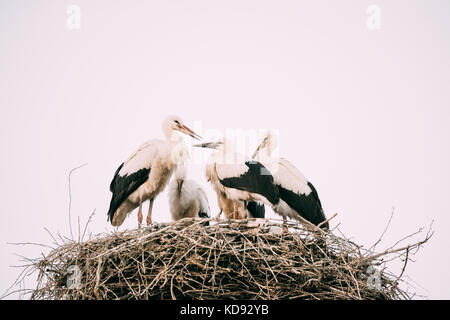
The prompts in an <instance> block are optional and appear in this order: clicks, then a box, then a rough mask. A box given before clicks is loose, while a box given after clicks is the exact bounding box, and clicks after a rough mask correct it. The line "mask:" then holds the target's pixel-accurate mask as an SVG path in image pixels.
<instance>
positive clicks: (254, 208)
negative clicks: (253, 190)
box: [247, 201, 266, 218]
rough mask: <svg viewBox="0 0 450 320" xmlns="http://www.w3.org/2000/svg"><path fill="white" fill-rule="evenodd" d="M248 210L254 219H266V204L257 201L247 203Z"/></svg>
mask: <svg viewBox="0 0 450 320" xmlns="http://www.w3.org/2000/svg"><path fill="white" fill-rule="evenodd" d="M247 210H248V212H249V213H250V214H251V215H252V217H253V218H264V217H265V214H266V209H265V208H264V204H262V203H258V202H255V201H250V202H248V203H247Z"/></svg>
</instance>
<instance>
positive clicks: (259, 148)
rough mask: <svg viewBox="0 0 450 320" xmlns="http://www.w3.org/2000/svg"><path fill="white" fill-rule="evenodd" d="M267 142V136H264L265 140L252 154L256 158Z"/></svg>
mask: <svg viewBox="0 0 450 320" xmlns="http://www.w3.org/2000/svg"><path fill="white" fill-rule="evenodd" d="M266 143H267V138H264V140H263V141H262V142H261V143H260V144H259V146H258V148H256V150H255V152H254V153H253V155H252V158H255V157H256V155H257V154H258V151H259V150H261V148H263V147H265V146H266Z"/></svg>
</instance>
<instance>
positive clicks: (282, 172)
mask: <svg viewBox="0 0 450 320" xmlns="http://www.w3.org/2000/svg"><path fill="white" fill-rule="evenodd" d="M264 165H265V166H266V168H267V169H268V170H269V171H270V173H271V174H272V175H273V180H274V182H275V184H276V185H281V186H283V188H285V189H288V190H291V191H292V192H294V193H297V194H304V195H309V194H310V193H311V188H310V187H309V185H308V180H306V178H305V177H304V176H303V175H302V174H301V172H300V171H299V170H298V169H297V168H296V167H295V166H294V165H293V164H292V163H290V162H289V161H288V160H286V159H283V158H280V159H272V160H270V161H268V162H264Z"/></svg>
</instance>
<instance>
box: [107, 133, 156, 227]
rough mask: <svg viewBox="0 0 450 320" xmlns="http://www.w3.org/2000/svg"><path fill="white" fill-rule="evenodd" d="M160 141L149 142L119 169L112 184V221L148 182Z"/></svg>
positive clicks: (110, 215) (109, 212)
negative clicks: (127, 201)
mask: <svg viewBox="0 0 450 320" xmlns="http://www.w3.org/2000/svg"><path fill="white" fill-rule="evenodd" d="M157 143H158V141H148V142H146V143H144V144H143V145H141V146H140V147H139V148H138V149H137V150H136V151H135V152H134V153H133V155H132V156H131V157H130V158H128V160H127V161H125V162H124V163H122V164H121V165H120V166H119V168H117V170H116V173H115V174H114V178H113V179H112V181H111V184H110V186H109V187H110V191H111V192H112V198H111V202H110V205H109V210H108V218H109V220H110V221H112V218H113V216H114V213H115V212H116V210H117V208H119V206H120V205H121V204H122V203H123V202H124V201H125V200H126V199H127V198H128V196H129V195H130V194H132V193H133V192H134V191H136V190H137V188H139V187H140V186H141V185H142V184H143V183H144V182H146V181H147V179H148V175H149V173H150V170H151V166H152V162H153V159H154V158H155V156H156V153H157Z"/></svg>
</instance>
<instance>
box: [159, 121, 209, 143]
mask: <svg viewBox="0 0 450 320" xmlns="http://www.w3.org/2000/svg"><path fill="white" fill-rule="evenodd" d="M162 129H163V132H164V134H165V135H166V138H167V139H168V140H170V139H171V138H172V133H173V132H174V131H179V132H182V133H184V134H187V135H188V136H190V137H192V138H194V139H197V140H201V139H202V137H200V136H199V135H198V134H197V133H195V132H194V131H192V130H191V129H189V128H188V127H187V126H186V125H184V123H183V121H182V120H181V118H180V117H178V116H168V117H167V118H166V119H165V120H164V121H163V124H162Z"/></svg>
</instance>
